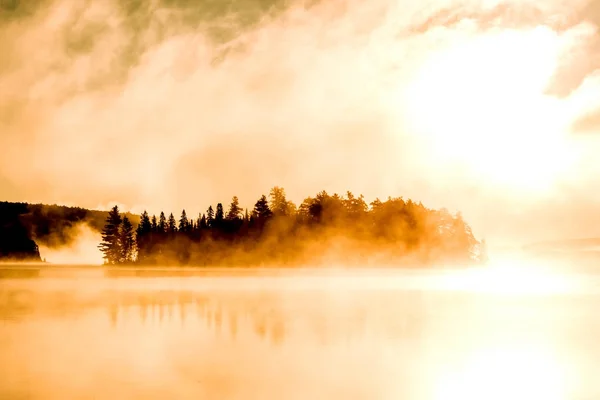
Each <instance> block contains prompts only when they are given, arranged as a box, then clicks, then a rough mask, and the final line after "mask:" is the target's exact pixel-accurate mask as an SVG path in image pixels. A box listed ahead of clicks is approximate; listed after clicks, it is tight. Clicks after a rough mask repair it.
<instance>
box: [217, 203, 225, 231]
mask: <svg viewBox="0 0 600 400" xmlns="http://www.w3.org/2000/svg"><path fill="white" fill-rule="evenodd" d="M224 219H225V213H224V211H223V204H221V203H219V204H217V212H215V221H214V223H215V225H216V226H217V227H222V226H223V220H224Z"/></svg>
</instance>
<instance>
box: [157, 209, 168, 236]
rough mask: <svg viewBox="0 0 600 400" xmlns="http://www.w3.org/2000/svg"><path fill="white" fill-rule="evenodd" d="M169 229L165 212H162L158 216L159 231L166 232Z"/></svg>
mask: <svg viewBox="0 0 600 400" xmlns="http://www.w3.org/2000/svg"><path fill="white" fill-rule="evenodd" d="M166 231H167V217H165V213H164V212H162V211H161V212H160V216H159V217H158V233H165V232H166Z"/></svg>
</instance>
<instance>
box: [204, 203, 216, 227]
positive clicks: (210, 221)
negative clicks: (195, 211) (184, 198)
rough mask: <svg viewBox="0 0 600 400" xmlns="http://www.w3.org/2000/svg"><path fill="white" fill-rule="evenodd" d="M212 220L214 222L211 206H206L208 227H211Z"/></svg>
mask: <svg viewBox="0 0 600 400" xmlns="http://www.w3.org/2000/svg"><path fill="white" fill-rule="evenodd" d="M214 222H215V212H214V210H213V208H212V206H208V210H206V226H207V227H209V228H212V227H213V223H214Z"/></svg>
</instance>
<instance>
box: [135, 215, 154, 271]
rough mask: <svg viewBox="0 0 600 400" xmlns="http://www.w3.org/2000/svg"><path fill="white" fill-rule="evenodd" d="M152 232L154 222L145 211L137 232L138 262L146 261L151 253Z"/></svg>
mask: <svg viewBox="0 0 600 400" xmlns="http://www.w3.org/2000/svg"><path fill="white" fill-rule="evenodd" d="M151 232H152V222H150V217H149V216H148V212H146V211H144V212H143V213H142V215H141V217H140V223H139V225H138V226H137V229H136V231H135V243H136V247H137V258H138V261H140V262H143V261H145V260H146V259H147V258H148V256H149V253H150V245H151V243H150V233H151Z"/></svg>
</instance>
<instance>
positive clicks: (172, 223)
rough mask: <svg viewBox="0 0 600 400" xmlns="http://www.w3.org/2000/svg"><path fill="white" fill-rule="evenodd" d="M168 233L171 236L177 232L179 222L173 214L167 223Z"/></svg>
mask: <svg viewBox="0 0 600 400" xmlns="http://www.w3.org/2000/svg"><path fill="white" fill-rule="evenodd" d="M167 232H169V233H171V234H173V233H175V232H177V221H175V217H174V216H173V213H171V214H169V219H168V221H167Z"/></svg>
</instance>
